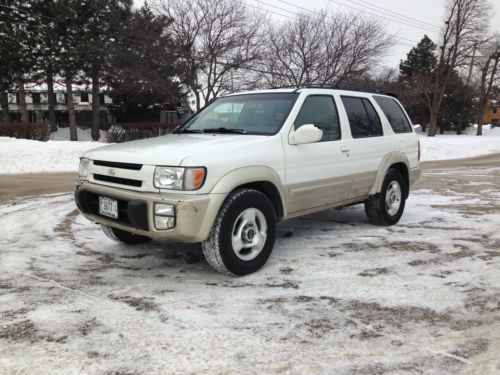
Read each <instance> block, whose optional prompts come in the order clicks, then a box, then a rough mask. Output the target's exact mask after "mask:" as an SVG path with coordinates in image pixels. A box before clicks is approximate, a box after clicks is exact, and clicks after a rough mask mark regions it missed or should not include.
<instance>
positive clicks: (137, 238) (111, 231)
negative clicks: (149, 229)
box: [101, 224, 151, 245]
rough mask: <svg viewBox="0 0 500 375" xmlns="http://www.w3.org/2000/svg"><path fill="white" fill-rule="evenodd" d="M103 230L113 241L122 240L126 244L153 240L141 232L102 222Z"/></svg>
mask: <svg viewBox="0 0 500 375" xmlns="http://www.w3.org/2000/svg"><path fill="white" fill-rule="evenodd" d="M101 228H102V231H103V232H104V234H105V235H106V236H108V237H109V238H111V239H112V240H113V241H117V242H121V243H124V244H126V245H138V244H140V243H144V242H148V241H151V238H149V237H146V236H141V235H139V234H134V233H130V232H127V231H124V230H121V229H118V228H113V227H110V226H109V225H104V224H101Z"/></svg>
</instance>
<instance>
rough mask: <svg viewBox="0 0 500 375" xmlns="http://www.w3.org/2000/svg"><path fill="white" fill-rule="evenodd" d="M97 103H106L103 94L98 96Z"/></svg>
mask: <svg viewBox="0 0 500 375" xmlns="http://www.w3.org/2000/svg"><path fill="white" fill-rule="evenodd" d="M99 103H101V104H106V102H105V101H104V94H99Z"/></svg>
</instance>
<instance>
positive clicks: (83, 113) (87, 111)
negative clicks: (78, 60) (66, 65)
mask: <svg viewBox="0 0 500 375" xmlns="http://www.w3.org/2000/svg"><path fill="white" fill-rule="evenodd" d="M25 90H26V105H27V107H28V113H29V119H30V122H41V123H48V122H49V97H48V94H47V83H46V82H44V81H37V82H35V81H31V82H27V83H26V84H25ZM99 91H100V95H99V101H100V103H101V108H100V126H101V128H103V129H107V128H108V127H109V125H110V124H111V123H112V122H113V118H112V115H111V113H110V111H109V107H110V105H111V104H112V100H111V98H110V97H109V96H108V95H107V94H106V91H107V86H106V85H104V84H103V85H101V87H100V88H99ZM7 95H8V102H9V113H10V117H11V119H12V121H14V122H19V121H20V120H21V113H20V111H19V93H18V92H17V91H11V92H8V94H7ZM54 99H55V102H56V105H55V112H56V121H57V123H58V125H59V126H68V125H69V117H68V97H67V94H66V85H65V82H64V81H62V80H59V81H55V82H54ZM73 103H74V107H75V113H76V124H77V125H78V126H81V127H90V125H91V121H92V120H91V119H92V83H91V82H85V81H76V82H73ZM0 113H1V109H0Z"/></svg>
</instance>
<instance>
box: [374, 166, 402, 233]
mask: <svg viewBox="0 0 500 375" xmlns="http://www.w3.org/2000/svg"><path fill="white" fill-rule="evenodd" d="M406 189H407V186H406V183H405V179H404V178H403V176H402V175H401V172H400V171H398V170H397V169H389V170H388V171H387V174H386V175H385V178H384V183H383V184H382V189H381V191H380V193H377V194H375V195H372V196H370V198H368V199H367V200H366V202H365V212H366V216H368V219H369V220H370V222H371V223H372V224H375V225H393V224H396V223H397V222H398V221H399V219H400V218H401V216H402V215H403V211H404V209H405V201H406V193H405V192H406Z"/></svg>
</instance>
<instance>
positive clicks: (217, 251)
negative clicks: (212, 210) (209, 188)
mask: <svg viewBox="0 0 500 375" xmlns="http://www.w3.org/2000/svg"><path fill="white" fill-rule="evenodd" d="M275 235H276V213H275V211H274V207H273V205H272V203H271V202H270V201H269V199H268V198H267V197H266V196H265V195H264V194H262V193H261V192H259V191H256V190H250V189H240V190H236V191H234V192H233V193H231V194H230V195H229V197H228V198H227V199H226V201H225V202H224V204H223V205H222V208H221V209H220V211H219V214H218V215H217V218H216V219H215V222H214V225H213V227H212V230H211V231H210V235H209V238H208V239H207V240H206V241H204V242H203V243H202V249H203V253H204V254H205V258H206V259H207V262H208V263H209V264H210V265H211V266H212V267H213V268H214V269H215V270H216V271H218V272H221V273H225V274H228V275H236V276H243V275H247V274H249V273H253V272H255V271H257V270H259V269H260V268H261V267H262V266H263V265H264V264H265V263H266V261H267V259H268V258H269V256H270V255H271V252H272V250H273V247H274V240H275Z"/></svg>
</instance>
